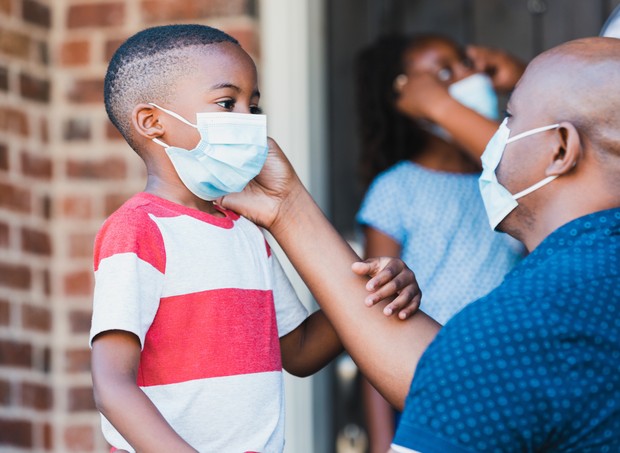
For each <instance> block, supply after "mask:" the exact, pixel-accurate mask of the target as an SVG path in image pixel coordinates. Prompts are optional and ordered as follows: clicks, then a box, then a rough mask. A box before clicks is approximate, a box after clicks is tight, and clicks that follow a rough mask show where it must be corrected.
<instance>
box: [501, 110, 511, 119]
mask: <svg viewBox="0 0 620 453" xmlns="http://www.w3.org/2000/svg"><path fill="white" fill-rule="evenodd" d="M502 113H503V114H504V118H512V114H511V113H510V112H509V111H508V110H503V111H502Z"/></svg>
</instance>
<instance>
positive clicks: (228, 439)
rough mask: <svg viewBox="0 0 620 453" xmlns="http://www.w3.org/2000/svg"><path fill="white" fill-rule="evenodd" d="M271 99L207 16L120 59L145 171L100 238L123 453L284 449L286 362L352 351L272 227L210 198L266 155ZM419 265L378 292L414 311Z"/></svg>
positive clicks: (147, 37)
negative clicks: (307, 304) (280, 257)
mask: <svg viewBox="0 0 620 453" xmlns="http://www.w3.org/2000/svg"><path fill="white" fill-rule="evenodd" d="M258 101H259V92H258V88H257V76H256V68H255V66H254V63H253V62H252V60H251V58H250V57H249V56H248V55H247V54H246V53H245V52H244V51H243V50H242V49H241V47H240V46H239V45H238V43H237V41H235V40H234V39H233V38H231V37H230V36H228V35H226V34H225V33H223V32H221V31H219V30H216V29H213V28H210V27H206V26H199V25H172V26H164V27H155V28H152V29H148V30H144V31H142V32H140V33H138V34H136V35H135V36H133V37H131V38H130V39H129V40H127V42H125V43H124V44H123V45H122V46H121V47H120V48H119V49H118V51H117V52H116V54H115V55H114V57H113V58H112V60H111V62H110V65H109V68H108V72H107V74H106V80H105V103H106V109H107V112H108V115H109V117H110V119H111V121H112V122H113V123H114V125H115V126H116V127H117V128H118V129H119V131H120V132H121V133H122V134H123V136H124V137H125V139H126V140H127V142H128V143H129V144H130V145H131V147H132V148H133V149H134V150H135V151H136V153H138V155H139V156H140V157H141V158H142V159H143V160H144V163H145V165H146V168H147V172H148V179H147V185H146V189H145V191H144V192H142V193H139V194H137V195H135V196H134V197H132V198H131V199H130V200H129V201H127V202H126V203H125V204H124V205H123V206H122V207H121V208H120V209H119V210H118V211H116V212H115V213H114V214H112V216H110V218H109V219H108V220H107V221H106V222H105V224H104V225H103V227H102V228H101V230H100V232H99V234H98V236H97V238H96V241H95V251H94V267H95V280H96V284H95V292H94V309H93V321H92V329H91V336H90V338H91V345H92V374H93V385H94V392H95V399H96V402H97V407H98V408H99V410H100V411H101V413H102V425H103V432H104V435H105V438H106V439H107V440H108V442H109V443H110V444H111V445H112V446H113V447H114V448H115V449H122V450H127V451H136V450H137V451H157V452H160V451H170V452H183V451H201V452H215V451H217V452H247V451H255V452H277V451H281V450H282V449H283V445H284V439H283V433H284V428H283V420H284V415H283V410H284V402H283V379H282V368H284V369H286V370H287V371H289V372H291V373H292V374H295V375H299V376H305V375H308V374H311V373H314V372H315V371H317V370H319V369H320V368H321V367H323V366H324V365H325V364H326V363H327V362H328V361H330V360H331V359H332V358H333V357H335V356H336V355H337V354H338V353H339V352H340V351H341V350H342V345H341V343H340V341H339V340H338V337H337V335H336V333H335V332H334V330H333V328H332V326H331V324H330V323H329V322H328V321H327V319H326V318H325V316H324V315H323V313H322V312H321V311H318V312H315V313H314V314H312V315H310V316H308V314H307V312H306V310H305V309H304V307H303V306H302V305H301V303H300V302H299V300H298V299H297V297H296V295H295V293H294V291H293V289H292V287H291V285H290V283H289V281H288V280H287V278H286V276H285V275H284V273H283V271H282V269H281V267H280V265H279V263H278V261H277V259H276V257H275V256H274V255H272V253H271V250H270V248H269V246H268V245H267V242H266V241H265V238H264V236H263V234H262V232H261V231H260V230H259V228H258V227H256V226H255V225H254V224H252V223H251V222H250V221H248V220H247V219H245V218H243V217H239V216H238V215H236V214H234V213H233V212H231V211H228V210H225V209H223V208H221V207H218V206H217V205H216V204H214V203H213V201H214V200H216V199H217V198H218V197H221V196H223V195H225V194H228V193H231V192H236V191H240V190H242V189H243V187H244V186H245V185H246V184H247V183H248V181H249V180H250V179H252V178H253V177H254V176H255V175H256V174H257V173H258V172H259V171H260V169H261V167H262V165H263V163H264V160H265V158H266V154H267V150H268V142H267V135H266V124H265V118H264V116H263V115H258V113H260V109H259V107H258ZM196 119H197V121H196V123H194V121H195V120H196ZM391 264H392V265H393V264H394V263H393V262H392V263H391ZM398 264H399V265H400V264H401V263H398ZM399 269H402V266H401V267H399ZM403 275H404V277H403ZM412 275H413V274H411V272H410V271H409V270H408V269H405V270H404V271H403V272H402V273H401V274H400V275H399V276H398V275H397V276H396V277H394V279H392V280H391V282H387V279H385V278H384V279H383V280H381V281H380V282H379V285H378V286H379V288H378V289H377V291H376V294H375V295H373V296H372V297H375V298H381V297H382V296H384V295H385V294H386V293H392V294H394V293H396V292H398V291H400V292H401V295H400V296H399V297H398V298H397V299H395V300H394V301H393V302H392V303H391V304H390V307H392V309H393V310H396V311H398V310H399V309H400V308H402V307H405V306H406V307H405V308H404V310H403V311H406V312H407V313H409V312H411V311H413V310H415V308H417V303H414V302H417V301H416V299H415V298H414V299H412V298H411V297H407V294H411V295H412V293H413V292H412V291H411V290H410V288H411V286H413V285H415V282H414V279H413V277H412ZM377 277H379V276H377ZM377 277H375V279H377ZM388 283H389V284H388ZM393 288H395V289H393ZM403 289H404V291H401V290H403ZM403 294H405V295H404V296H403Z"/></svg>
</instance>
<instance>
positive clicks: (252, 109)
mask: <svg viewBox="0 0 620 453" xmlns="http://www.w3.org/2000/svg"><path fill="white" fill-rule="evenodd" d="M250 113H251V114H252V115H260V114H261V113H263V109H261V108H260V107H259V106H258V105H253V106H250Z"/></svg>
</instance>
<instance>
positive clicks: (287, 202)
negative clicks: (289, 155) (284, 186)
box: [269, 178, 314, 239]
mask: <svg viewBox="0 0 620 453" xmlns="http://www.w3.org/2000/svg"><path fill="white" fill-rule="evenodd" d="M313 203H314V200H313V199H312V197H311V196H310V194H309V193H308V191H307V190H306V188H305V187H304V185H303V184H302V183H301V181H300V180H299V179H298V178H295V181H293V182H292V183H291V185H290V188H289V190H288V191H287V193H286V195H285V196H284V197H283V198H282V200H281V201H280V203H279V205H278V207H277V211H276V215H275V217H274V219H273V221H272V222H271V226H270V227H269V232H270V233H271V234H272V235H273V237H275V238H276V239H278V237H279V236H281V235H283V234H285V232H286V231H287V230H288V229H289V228H290V226H291V223H292V222H293V221H298V220H300V216H301V215H303V213H304V212H306V210H307V208H308V207H309V206H310V205H311V204H313Z"/></svg>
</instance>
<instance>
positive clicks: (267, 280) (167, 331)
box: [90, 193, 307, 452]
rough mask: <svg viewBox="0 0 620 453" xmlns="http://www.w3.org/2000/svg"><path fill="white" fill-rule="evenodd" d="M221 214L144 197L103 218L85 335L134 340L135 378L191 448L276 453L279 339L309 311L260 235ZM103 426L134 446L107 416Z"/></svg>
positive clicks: (280, 430)
mask: <svg viewBox="0 0 620 453" xmlns="http://www.w3.org/2000/svg"><path fill="white" fill-rule="evenodd" d="M222 213H223V215H224V217H216V216H213V215H210V214H207V213H204V212H202V211H198V210H195V209H191V208H187V207H184V206H181V205H178V204H176V203H173V202H170V201H167V200H164V199H162V198H159V197H157V196H154V195H151V194H146V193H140V194H137V195H135V196H134V197H133V198H131V199H130V200H129V201H127V202H126V203H125V204H124V205H123V206H122V207H121V208H120V209H119V210H118V211H116V212H115V213H114V214H113V215H112V216H110V218H109V219H108V220H107V221H106V222H105V223H104V225H103V227H102V228H101V230H100V231H99V234H98V235H97V238H96V241H95V250H94V269H95V291H94V306H93V320H92V328H91V333H90V338H91V342H92V341H93V339H94V338H95V337H96V336H97V335H98V334H100V333H102V332H105V331H109V330H123V331H128V332H131V333H133V334H135V335H136V336H137V337H138V339H139V340H140V344H141V347H142V352H141V356H140V365H139V369H138V376H137V384H138V385H139V386H140V388H141V389H142V390H143V391H144V392H145V393H146V395H147V396H148V397H149V398H150V399H151V400H152V401H153V402H154V404H155V405H156V406H157V408H158V409H159V411H160V412H161V413H162V415H163V416H164V417H165V418H166V420H167V421H168V422H169V423H170V424H171V426H172V427H173V428H174V429H175V431H176V432H177V433H178V434H179V435H180V436H181V437H183V438H184V439H185V440H186V441H187V442H188V443H190V444H191V445H192V446H193V447H194V448H196V449H197V450H199V451H218V452H228V451H230V452H245V451H260V452H271V451H281V450H282V448H283V444H284V426H283V422H284V401H283V377H282V364H281V357H280V346H279V337H282V336H284V335H286V334H287V333H289V332H291V331H292V330H293V329H294V328H296V327H297V326H298V325H299V324H300V323H301V322H302V321H303V320H304V319H305V318H306V317H307V311H306V310H305V308H304V307H303V305H302V304H301V303H300V302H299V299H298V298H297V296H296V294H295V292H294V290H293V288H292V286H291V284H290V282H289V281H288V279H287V278H286V276H285V274H284V272H283V271H282V268H281V267H280V264H279V263H278V261H277V258H276V257H275V256H274V255H273V254H272V253H271V250H270V248H269V245H268V244H267V242H266V240H265V237H264V236H263V233H262V231H261V230H260V229H259V228H258V227H257V226H256V225H254V224H253V223H251V222H250V221H248V220H247V219H245V218H243V217H239V216H238V215H236V214H234V213H233V212H231V211H227V210H222ZM127 410H129V411H130V410H131V408H127ZM102 426H103V432H104V436H105V438H106V439H107V440H108V442H110V444H111V445H113V446H114V447H116V448H123V449H127V450H129V451H133V450H132V449H131V447H130V446H129V445H128V443H127V442H126V441H125V440H124V439H123V438H122V437H121V435H120V434H119V433H118V432H117V431H116V430H115V429H114V428H113V427H112V425H111V424H110V423H109V422H108V421H107V420H106V419H105V417H103V416H102ZM145 429H147V430H148V429H149V427H146V426H145Z"/></svg>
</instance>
